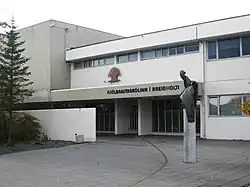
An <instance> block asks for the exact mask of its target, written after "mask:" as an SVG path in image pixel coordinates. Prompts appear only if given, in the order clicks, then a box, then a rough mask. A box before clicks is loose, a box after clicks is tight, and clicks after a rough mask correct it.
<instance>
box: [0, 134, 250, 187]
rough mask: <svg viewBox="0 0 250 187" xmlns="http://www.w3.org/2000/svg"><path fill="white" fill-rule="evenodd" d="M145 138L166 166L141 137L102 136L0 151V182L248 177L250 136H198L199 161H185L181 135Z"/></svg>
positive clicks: (195, 181)
mask: <svg viewBox="0 0 250 187" xmlns="http://www.w3.org/2000/svg"><path fill="white" fill-rule="evenodd" d="M146 139H147V140H149V141H150V142H152V143H153V144H154V145H156V146H157V147H159V148H160V150H162V151H163V152H164V153H165V154H166V155H167V161H168V163H167V165H166V166H165V167H163V166H164V162H165V161H166V160H165V159H164V157H163V155H162V154H161V153H160V152H159V151H158V150H157V149H156V148H155V147H153V146H152V145H150V144H148V143H147V142H145V141H144V140H142V139H141V138H138V137H135V138H133V137H105V138H103V137H102V138H99V141H98V142H97V143H93V144H82V145H76V146H71V147H63V148H58V149H46V150H39V151H30V152H22V153H16V154H11V155H3V156H1V157H0V166H1V169H0V186H1V187H10V186H11V187H95V186H96V187H129V186H130V187H132V186H136V187H163V186H164V187H177V186H179V187H189V186H190V187H195V186H204V187H212V186H213V187H216V186H225V187H240V186H242V185H243V184H246V183H249V182H250V142H240V141H239V142H237V141H210V140H200V141H198V162H197V163H196V164H184V163H183V162H182V140H181V139H178V138H166V137H157V138H156V137H146ZM162 167H163V168H162ZM159 169H161V170H159ZM158 170H159V171H158ZM156 171H157V172H156ZM155 172H156V173H155ZM152 174H154V175H152ZM137 182H138V183H137ZM134 184H135V185H134Z"/></svg>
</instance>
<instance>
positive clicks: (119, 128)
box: [115, 100, 131, 134]
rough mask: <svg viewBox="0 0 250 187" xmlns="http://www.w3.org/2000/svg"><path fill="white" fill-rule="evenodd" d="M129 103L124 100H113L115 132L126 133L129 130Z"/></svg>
mask: <svg viewBox="0 0 250 187" xmlns="http://www.w3.org/2000/svg"><path fill="white" fill-rule="evenodd" d="M130 107H131V105H130V103H128V101H126V100H116V101H115V134H126V133H128V132H129V123H130V118H129V114H130Z"/></svg>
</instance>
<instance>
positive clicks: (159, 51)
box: [155, 49, 162, 58]
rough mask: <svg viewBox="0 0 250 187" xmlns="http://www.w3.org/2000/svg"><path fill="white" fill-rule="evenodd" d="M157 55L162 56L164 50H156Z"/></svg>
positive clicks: (157, 56)
mask: <svg viewBox="0 0 250 187" xmlns="http://www.w3.org/2000/svg"><path fill="white" fill-rule="evenodd" d="M155 57H156V58H159V57H162V50H161V49H157V50H155Z"/></svg>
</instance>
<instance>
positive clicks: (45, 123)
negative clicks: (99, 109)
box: [28, 108, 96, 142]
mask: <svg viewBox="0 0 250 187" xmlns="http://www.w3.org/2000/svg"><path fill="white" fill-rule="evenodd" d="M28 113H30V114H31V115H33V116H34V117H36V118H37V119H39V120H40V124H41V125H42V129H41V131H42V132H44V133H45V134H46V135H48V137H49V138H51V139H52V140H66V141H75V134H77V135H84V141H90V142H94V141H96V109H95V108H81V109H60V110H33V111H28Z"/></svg>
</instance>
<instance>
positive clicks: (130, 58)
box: [118, 53, 138, 63]
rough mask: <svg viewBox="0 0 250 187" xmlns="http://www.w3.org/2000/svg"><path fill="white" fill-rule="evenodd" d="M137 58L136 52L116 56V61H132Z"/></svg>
mask: <svg viewBox="0 0 250 187" xmlns="http://www.w3.org/2000/svg"><path fill="white" fill-rule="evenodd" d="M137 60H138V53H131V54H128V55H120V56H118V63H126V62H134V61H137Z"/></svg>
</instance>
